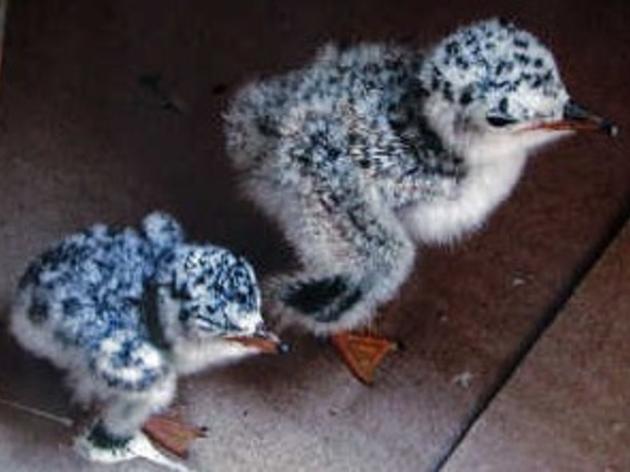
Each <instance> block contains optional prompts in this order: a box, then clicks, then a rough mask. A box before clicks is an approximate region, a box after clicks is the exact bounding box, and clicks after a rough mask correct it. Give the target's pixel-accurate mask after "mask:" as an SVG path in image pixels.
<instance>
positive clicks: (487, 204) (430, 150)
mask: <svg viewBox="0 0 630 472" xmlns="http://www.w3.org/2000/svg"><path fill="white" fill-rule="evenodd" d="M578 122H581V123H585V122H589V123H591V124H592V125H593V126H596V127H600V128H606V129H607V131H608V132H609V133H610V134H612V133H613V132H614V128H613V127H612V125H610V124H607V123H605V122H604V121H603V120H601V119H599V118H596V117H595V116H594V115H590V114H588V113H587V112H586V111H585V110H583V109H581V108H580V107H578V106H577V105H575V104H574V103H573V102H572V101H571V99H570V98H569V94H568V92H567V90H566V88H565V86H564V84H563V82H562V80H561V78H560V75H559V72H558V68H557V65H556V62H555V60H554V57H553V55H552V53H551V52H550V51H549V50H548V49H547V48H546V47H545V46H544V45H543V44H542V43H541V42H540V41H539V40H538V39H537V38H536V37H534V36H533V35H532V34H530V33H528V32H526V31H523V30H520V29H518V28H517V27H516V26H514V25H513V24H511V23H508V22H505V21H501V20H496V19H492V20H487V21H482V22H478V23H475V24H472V25H470V26H468V27H465V28H462V29H460V30H458V31H456V32H455V33H453V34H451V35H449V36H448V37H446V38H445V39H443V40H442V41H440V42H439V43H438V44H437V45H435V46H434V47H433V48H430V49H428V50H427V51H418V50H415V49H410V48H407V47H403V46H397V45H391V44H360V45H357V46H354V47H351V48H349V49H344V50H341V49H339V48H337V47H335V46H333V45H330V46H327V47H325V48H324V49H323V50H321V51H320V53H319V54H318V55H317V57H316V58H315V60H314V61H313V63H311V64H309V65H307V66H306V67H304V68H303V69H301V70H297V71H293V72H290V73H288V74H286V75H284V76H280V77H276V78H272V79H269V80H265V81H262V82H256V83H253V84H251V85H249V86H247V87H245V88H243V89H242V90H241V91H240V92H239V93H238V94H237V96H236V97H235V98H234V100H233V102H232V104H231V108H230V109H229V111H228V113H227V115H226V134H227V147H228V153H229V154H230V156H231V158H232V160H233V162H234V164H235V166H236V168H237V170H238V171H239V172H240V173H241V175H242V179H243V180H242V181H243V187H244V189H245V191H246V193H247V194H248V196H249V197H250V198H251V199H252V200H253V201H254V202H255V203H256V204H258V205H259V206H260V207H261V208H262V209H263V210H264V211H265V212H266V213H267V214H268V215H269V216H270V217H271V218H273V219H275V220H276V221H277V222H278V223H279V224H280V226H281V228H282V229H283V231H284V233H285V235H286V237H287V238H288V239H289V241H290V242H291V243H292V245H293V246H294V248H295V250H296V252H297V255H298V257H299V259H300V262H301V265H302V269H301V271H299V272H297V273H294V274H287V275H281V276H279V277H276V278H273V279H271V280H270V281H269V282H268V288H269V291H268V292H267V293H266V296H267V299H268V301H269V306H270V309H271V314H274V313H275V314H276V315H277V316H279V317H280V318H281V320H282V321H284V322H286V323H289V324H298V325H301V326H303V327H306V328H307V329H309V330H311V331H313V332H315V333H319V334H330V333H335V332H338V331H341V330H347V329H354V328H359V327H361V326H363V325H365V324H367V323H369V321H370V319H371V317H372V316H373V314H374V313H375V310H376V308H377V307H378V305H379V304H381V303H383V302H385V301H387V300H389V299H391V298H392V297H393V296H394V294H395V293H396V291H397V289H398V288H399V286H400V285H401V284H402V282H403V281H404V280H405V279H406V277H407V276H408V274H409V272H410V270H411V267H412V264H413V261H414V257H415V252H416V246H417V245H418V244H421V243H426V244H430V243H448V242H452V241H455V240H457V239H458V238H460V237H461V236H462V235H464V234H466V233H468V232H470V231H472V230H475V229H477V228H479V227H480V226H481V225H482V224H483V222H484V221H485V220H486V219H487V217H488V216H489V215H490V213H491V212H492V211H493V210H494V209H495V208H496V207H497V206H498V205H499V204H500V203H501V202H502V201H504V200H505V199H506V197H507V196H508V195H509V194H510V192H511V190H512V189H513V187H514V185H515V184H516V182H517V180H518V179H519V177H520V175H521V172H522V170H523V166H524V164H525V161H526V157H527V155H528V154H529V153H530V152H531V151H533V150H535V149H536V148H538V147H540V146H541V145H544V144H546V143H549V142H551V141H554V140H556V139H558V138H560V137H562V136H565V135H568V134H570V133H571V132H572V131H573V130H574V129H575V128H577V126H574V125H575V124H576V123H578Z"/></svg>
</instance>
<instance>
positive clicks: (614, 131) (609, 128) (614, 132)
mask: <svg viewBox="0 0 630 472" xmlns="http://www.w3.org/2000/svg"><path fill="white" fill-rule="evenodd" d="M602 130H603V131H604V132H605V133H606V134H607V135H608V136H610V137H611V138H616V137H617V136H619V126H617V125H616V124H614V123H611V122H606V123H604V124H603V125H602Z"/></svg>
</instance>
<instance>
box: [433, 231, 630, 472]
mask: <svg viewBox="0 0 630 472" xmlns="http://www.w3.org/2000/svg"><path fill="white" fill-rule="evenodd" d="M628 286H630V225H628V226H626V228H625V230H624V231H623V234H622V235H621V236H619V238H618V240H617V241H616V242H615V243H614V245H613V246H612V247H611V248H610V249H609V250H608V251H606V254H605V255H604V257H603V258H602V259H601V260H600V262H599V263H598V264H597V266H596V268H595V269H594V270H593V271H592V272H590V273H589V275H588V277H587V278H586V280H585V281H584V283H582V284H581V285H580V287H579V289H578V290H577V292H576V294H575V295H574V296H573V297H571V300H570V302H569V303H568V305H567V307H566V308H565V309H563V310H562V312H561V314H560V315H559V317H558V319H557V320H556V322H555V323H554V324H553V325H552V326H551V328H550V329H549V330H548V331H547V332H546V334H545V335H544V336H543V338H542V339H541V340H540V341H539V343H538V344H537V345H536V347H535V348H534V349H533V350H532V352H531V353H530V355H529V356H528V357H527V359H526V360H525V362H523V364H521V366H520V367H519V369H518V370H517V371H516V372H515V373H514V377H513V378H512V379H511V380H510V382H509V383H508V384H507V385H506V386H505V388H504V389H503V390H502V391H501V393H500V394H499V395H498V396H497V397H496V399H495V400H494V401H493V402H492V404H491V406H490V408H489V409H488V410H487V412H486V413H485V414H484V415H482V416H481V418H480V419H479V421H478V422H477V423H476V425H475V426H474V427H473V429H472V430H471V431H470V434H469V435H468V437H467V438H466V439H465V440H464V441H463V442H462V444H461V446H460V447H459V448H458V449H457V451H456V453H455V454H454V456H453V457H452V459H451V460H450V461H449V462H448V463H447V465H446V467H445V468H444V469H443V470H444V472H468V471H471V470H472V471H480V472H481V471H484V472H499V471H507V470H509V471H511V472H521V471H522V472H526V471H527V472H529V471H533V470H541V471H547V470H549V471H554V472H582V471H583V472H590V471H607V472H621V471H626V470H630V451H628V445H629V444H630V388H629V387H630V380H629V379H630V363H629V362H628V358H629V356H630V354H629V353H630V345H629V344H628V339H630V292H629V291H628Z"/></svg>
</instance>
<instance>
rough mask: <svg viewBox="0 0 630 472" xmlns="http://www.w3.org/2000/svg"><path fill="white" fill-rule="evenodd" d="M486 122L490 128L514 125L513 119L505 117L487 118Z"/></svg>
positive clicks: (491, 116)
mask: <svg viewBox="0 0 630 472" xmlns="http://www.w3.org/2000/svg"><path fill="white" fill-rule="evenodd" d="M486 120H487V121H488V123H490V124H491V125H492V126H494V127H495V128H502V127H504V126H509V125H513V124H514V123H516V120H515V119H514V118H510V117H507V116H493V115H490V116H487V117H486Z"/></svg>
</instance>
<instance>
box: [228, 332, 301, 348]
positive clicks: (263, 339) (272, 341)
mask: <svg viewBox="0 0 630 472" xmlns="http://www.w3.org/2000/svg"><path fill="white" fill-rule="evenodd" d="M227 340H228V341H234V342H237V343H239V344H242V345H243V346H246V347H252V348H254V349H257V350H258V351H260V352H261V353H266V354H286V353H288V352H289V351H290V350H291V347H290V346H289V344H287V343H285V342H283V341H282V340H281V339H280V338H278V336H276V335H275V334H274V333H272V332H271V331H268V330H267V329H266V328H260V329H258V330H256V332H255V333H254V334H252V335H248V336H230V337H229V338H227Z"/></svg>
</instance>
